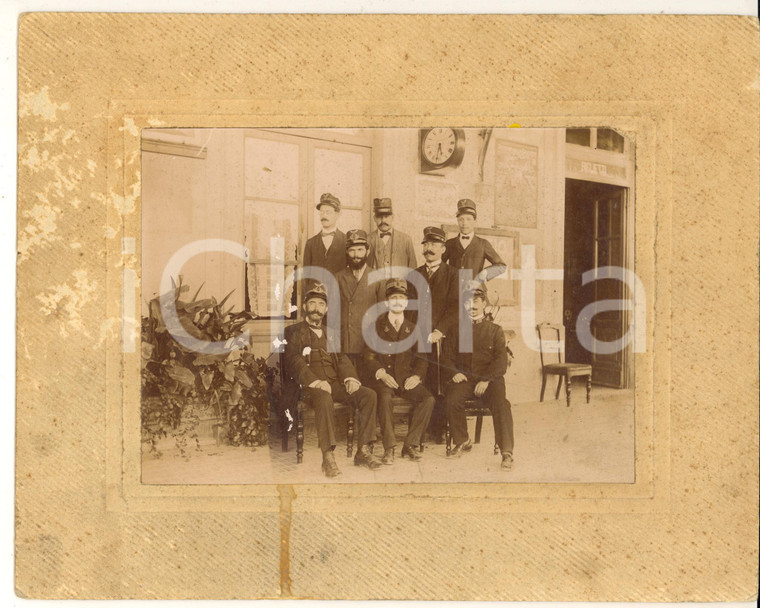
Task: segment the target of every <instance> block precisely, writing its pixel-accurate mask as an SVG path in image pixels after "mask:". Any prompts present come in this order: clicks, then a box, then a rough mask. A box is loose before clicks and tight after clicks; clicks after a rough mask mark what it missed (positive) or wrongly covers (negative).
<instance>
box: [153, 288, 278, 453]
mask: <svg viewBox="0 0 760 608" xmlns="http://www.w3.org/2000/svg"><path fill="white" fill-rule="evenodd" d="M172 286H173V288H174V304H175V307H176V311H177V317H178V319H179V322H180V323H181V325H182V327H183V329H184V330H185V331H186V332H187V333H188V334H190V335H191V336H192V337H193V338H196V339H198V340H203V341H209V342H211V341H213V342H223V343H224V344H225V352H223V353H221V354H207V353H199V352H197V351H195V350H193V349H191V348H188V347H186V346H184V345H182V344H180V343H179V342H177V341H176V340H175V339H174V337H173V336H172V335H171V333H170V332H169V331H168V329H167V327H166V324H165V323H164V319H163V316H162V314H161V305H160V299H159V298H155V299H153V300H151V302H150V303H149V305H148V309H149V316H148V317H145V318H143V320H142V354H143V371H142V429H143V441H145V442H149V443H150V444H151V452H153V453H154V455H155V456H157V457H160V455H161V454H160V451H159V450H158V449H157V447H156V445H157V442H158V440H159V439H160V438H161V437H166V436H168V435H169V434H171V435H172V436H173V437H174V439H175V444H176V446H177V448H178V449H179V450H180V453H181V454H182V455H183V456H186V454H187V452H186V449H187V444H188V441H189V440H193V439H194V440H195V443H196V449H200V442H199V440H198V433H197V427H198V424H199V421H200V417H201V416H203V415H211V416H214V417H216V418H217V423H216V424H215V425H214V428H215V435H217V441H218V442H221V441H222V440H223V439H226V441H228V442H229V443H230V444H232V445H245V446H251V447H253V446H257V445H264V444H266V442H267V439H268V436H267V431H268V421H269V403H270V397H271V384H272V377H273V373H274V370H270V369H269V368H268V367H267V365H266V361H265V359H263V358H256V357H254V355H253V354H252V353H251V352H250V347H249V345H248V344H247V343H246V342H245V340H243V339H242V337H241V336H240V331H241V329H242V327H243V326H244V325H245V323H247V322H248V321H249V320H251V319H253V318H254V317H253V315H251V314H250V313H248V312H245V311H243V312H237V313H234V312H233V309H232V307H230V308H229V309H227V310H225V308H224V305H225V303H226V302H227V300H228V299H229V297H230V296H231V295H232V293H233V292H230V293H229V294H227V295H226V296H225V297H224V298H223V299H222V300H221V302H217V300H216V298H213V297H211V298H207V299H203V300H198V294H199V293H200V289H201V288H202V287H203V285H201V287H200V288H199V289H198V291H196V293H195V295H194V296H193V298H192V299H191V300H190V301H189V302H188V301H184V300H183V299H182V295H183V294H185V293H187V292H188V291H189V288H188V286H187V285H183V284H182V277H181V276H180V278H179V282H178V284H175V283H174V282H172Z"/></svg>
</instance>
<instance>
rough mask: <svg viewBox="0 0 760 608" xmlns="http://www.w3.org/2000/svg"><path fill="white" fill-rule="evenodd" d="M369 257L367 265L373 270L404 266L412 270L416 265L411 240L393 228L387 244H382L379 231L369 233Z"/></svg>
mask: <svg viewBox="0 0 760 608" xmlns="http://www.w3.org/2000/svg"><path fill="white" fill-rule="evenodd" d="M367 240H368V242H369V255H368V256H367V265H369V266H372V267H373V268H383V267H384V266H405V267H406V268H414V267H415V266H416V265H417V256H415V255H414V246H413V245H412V239H411V238H410V237H409V235H408V234H404V233H403V232H399V231H398V230H396V229H395V228H394V229H393V231H392V232H391V236H390V238H389V239H388V244H387V245H385V244H384V243H383V239H381V238H380V231H379V230H373V231H372V232H370V233H369V238H368V239H367Z"/></svg>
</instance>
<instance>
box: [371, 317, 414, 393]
mask: <svg viewBox="0 0 760 608" xmlns="http://www.w3.org/2000/svg"><path fill="white" fill-rule="evenodd" d="M375 327H376V328H377V335H378V336H379V337H380V339H382V340H383V342H386V343H388V344H391V343H393V342H400V341H401V340H403V339H405V338H408V337H409V336H414V337H415V343H414V345H413V346H412V347H411V348H410V349H407V350H405V351H403V352H400V353H397V354H394V355H391V354H384V353H377V352H375V351H373V350H371V349H370V348H369V347H368V348H366V349H365V351H364V362H365V365H366V370H367V375H368V376H369V377H371V378H372V379H373V380H375V374H377V372H378V370H379V369H380V368H384V369H385V371H387V372H388V373H389V374H390V375H391V376H393V378H394V380H396V382H397V383H398V385H399V386H400V387H403V386H404V382H405V381H406V379H407V378H409V376H419V378H420V379H421V380H423V381H424V380H425V374H426V372H427V359H426V358H425V357H421V356H419V355H418V354H417V352H416V351H417V341H418V340H419V338H420V336H419V332H418V331H417V328H416V327H415V325H414V323H412V322H411V321H410V320H409V319H407V318H406V317H405V318H404V322H403V323H402V324H401V327H399V331H398V332H396V330H395V328H394V327H393V325H392V324H391V322H390V320H389V318H388V313H385V314H384V315H383V316H382V317H380V318H379V319H378V320H377V322H376V325H375Z"/></svg>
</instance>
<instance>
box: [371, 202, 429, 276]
mask: <svg viewBox="0 0 760 608" xmlns="http://www.w3.org/2000/svg"><path fill="white" fill-rule="evenodd" d="M373 207H374V219H375V225H376V226H377V230H373V231H372V232H371V233H370V235H369V260H368V263H369V265H370V266H371V267H372V268H388V267H389V266H403V267H405V268H414V267H415V266H417V257H416V256H415V255H414V247H413V246H412V239H411V238H410V237H409V235H408V234H405V233H403V232H400V231H398V230H394V228H393V207H392V205H391V199H389V198H376V199H375V200H374V201H373ZM396 278H401V277H396Z"/></svg>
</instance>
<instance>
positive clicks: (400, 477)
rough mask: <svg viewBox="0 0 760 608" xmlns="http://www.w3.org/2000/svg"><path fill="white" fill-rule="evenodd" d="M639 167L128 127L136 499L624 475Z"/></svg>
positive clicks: (463, 138) (605, 159)
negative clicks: (257, 487)
mask: <svg viewBox="0 0 760 608" xmlns="http://www.w3.org/2000/svg"><path fill="white" fill-rule="evenodd" d="M635 152H636V149H635V140H634V138H633V137H632V136H630V135H627V134H626V133H625V132H621V131H620V130H616V129H615V128H614V126H609V127H585V128H581V127H568V128H520V126H519V125H511V126H510V127H502V128H467V127H426V128H415V129H412V128H320V129H303V128H300V129H299V128H262V129H253V128H245V129H242V128H241V129H236V128H215V129H212V128H181V129H180V128H146V129H142V131H141V197H142V203H141V212H142V219H141V226H142V228H141V236H140V256H141V292H140V293H141V302H140V304H139V308H138V310H140V311H141V314H140V317H141V323H140V340H141V353H142V369H141V386H142V389H141V404H140V407H141V412H140V419H141V451H142V454H141V463H142V465H141V483H143V484H156V485H171V484H282V483H289V484H298V483H360V484H361V483H394V484H405V483H450V482H460V483H468V482H495V483H510V482H522V483H526V482H528V483H530V482H536V483H539V482H540V483H568V482H573V483H624V484H631V483H634V481H635V475H634V456H635V445H634V417H635V400H634V392H633V379H634V373H635V370H634V366H633V361H634V357H633V353H634V352H642V350H643V349H644V348H645V344H644V338H643V330H644V326H645V319H643V318H642V317H641V313H642V312H643V310H644V309H643V306H644V303H645V301H646V296H645V294H644V290H643V287H642V286H641V283H640V282H638V281H637V278H636V274H635V268H634V264H633V259H634V256H633V251H634V238H635V235H634V230H633V228H634V221H633V217H634V209H635V206H636V203H635V170H634V169H635ZM637 329H638V330H640V331H637Z"/></svg>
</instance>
